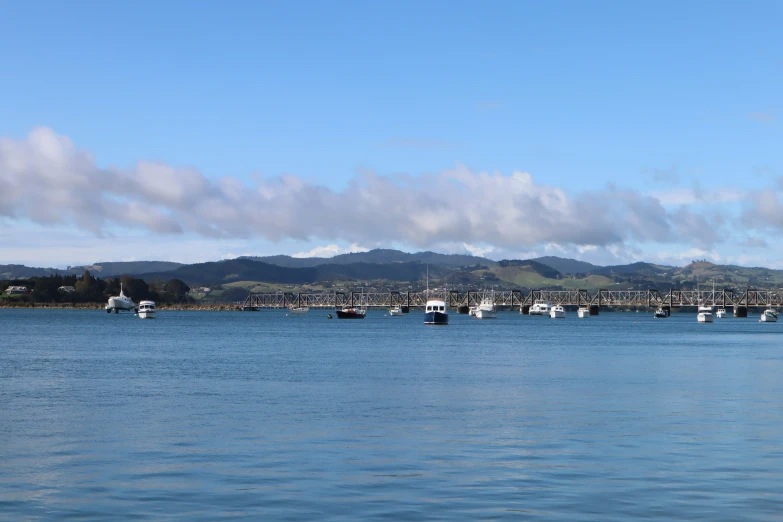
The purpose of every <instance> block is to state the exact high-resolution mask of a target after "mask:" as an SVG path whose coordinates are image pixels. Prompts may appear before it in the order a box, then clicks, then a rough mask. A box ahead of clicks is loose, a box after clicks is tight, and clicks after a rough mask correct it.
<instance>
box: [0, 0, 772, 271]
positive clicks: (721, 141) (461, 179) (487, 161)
mask: <svg viewBox="0 0 783 522" xmlns="http://www.w3.org/2000/svg"><path fill="white" fill-rule="evenodd" d="M782 26H783V1H751V2H720V1H709V2H708V1H701V2H700V1H693V2H667V1H664V2H624V1H616V2H609V1H596V2H581V1H575V0H574V1H553V2H532V1H521V0H519V1H517V0H515V1H508V2H506V1H494V2H471V1H460V2H453V1H449V2H439V1H427V2H406V1H395V2H348V1H344V2H316V1H310V2H292V1H285V2H283V1H280V2H274V1H267V2H240V1H232V2H228V3H223V4H222V5H221V4H220V3H218V2H210V1H195V2H194V1H188V2H179V1H167V2H148V1H138V2H130V3H125V4H122V3H118V2H95V1H90V2H88V1H74V2H54V1H44V2H19V1H17V2H11V1H8V2H0V263H2V264H7V263H22V264H27V265H31V266H55V267H64V266H66V265H76V264H85V263H94V262H99V261H129V260H170V261H179V262H184V263H192V262H202V261H212V260H218V259H226V258H232V257H236V256H240V255H274V254H289V255H297V256H305V255H318V256H325V257H328V256H331V255H335V254H339V253H344V252H351V251H363V250H368V249H372V248H379V247H382V248H397V249H400V250H404V251H408V252H415V251H421V250H433V251H436V252H443V253H473V254H476V255H484V256H486V257H489V258H492V259H504V258H506V259H510V258H530V257H538V256H543V255H557V256H561V257H571V258H575V259H580V260H584V261H588V262H592V263H596V264H621V263H629V262H635V261H648V262H655V263H662V264H670V265H677V266H682V265H685V264H687V263H689V262H691V261H692V260H694V259H708V260H710V261H713V262H716V263H721V264H739V265H745V266H767V267H773V268H783V242H781V237H782V236H783V147H781V145H782V144H783V127H782V125H783V38H781V37H780V29H781V27H782Z"/></svg>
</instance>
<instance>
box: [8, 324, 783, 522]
mask: <svg viewBox="0 0 783 522" xmlns="http://www.w3.org/2000/svg"><path fill="white" fill-rule="evenodd" d="M451 321H452V324H451V325H449V326H447V327H425V326H424V325H423V324H422V314H421V313H412V314H410V315H409V316H404V317H386V316H384V313H383V312H381V311H377V312H373V311H371V312H369V313H368V316H367V318H366V319H365V320H363V321H338V320H336V319H333V320H328V319H327V317H326V312H325V311H315V310H311V312H310V313H309V314H307V315H305V316H291V317H287V316H286V314H285V312H282V311H265V312H258V313H217V312H166V311H164V312H159V317H158V318H157V319H156V320H154V321H142V320H139V319H137V318H135V317H133V316H132V315H118V316H116V315H113V314H112V315H107V314H105V313H103V312H100V311H70V310H63V311H58V310H0V332H2V338H1V339H0V518H4V519H9V520H39V519H58V520H59V519H63V518H72V519H99V520H105V519H113V520H115V519H116V520H120V519H163V520H168V519H177V520H212V519H218V518H228V517H232V518H246V519H253V520H258V519H263V520H329V519H331V520H344V519H355V520H375V519H387V520H476V519H507V520H568V521H572V520H601V521H609V520H623V521H625V520H629V519H631V518H652V519H659V520H672V519H678V520H683V519H697V518H698V519H704V520H710V521H717V520H727V521H741V520H783V407H781V405H783V377H782V376H783V343H782V342H781V340H783V336H782V335H781V334H783V324H764V323H758V322H757V321H758V319H757V317H756V316H754V317H752V318H748V319H734V318H727V319H716V322H715V323H714V324H707V325H704V324H698V323H697V322H696V318H695V314H689V315H687V316H684V315H683V316H674V317H671V318H669V319H663V320H654V319H653V318H652V312H650V313H648V314H631V313H604V314H602V315H601V316H599V317H593V318H590V319H582V320H580V319H577V318H576V315H575V314H574V313H570V314H569V317H568V318H567V319H565V320H551V319H549V318H546V317H527V316H520V315H519V314H516V313H510V312H509V313H503V314H501V316H500V318H499V319H497V320H495V321H478V320H475V319H471V318H469V317H467V316H464V315H455V314H452V316H451Z"/></svg>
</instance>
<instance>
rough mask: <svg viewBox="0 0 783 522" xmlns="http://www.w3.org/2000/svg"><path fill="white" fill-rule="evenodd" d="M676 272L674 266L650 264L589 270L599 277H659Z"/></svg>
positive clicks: (639, 263)
mask: <svg viewBox="0 0 783 522" xmlns="http://www.w3.org/2000/svg"><path fill="white" fill-rule="evenodd" d="M676 270H677V267H674V266H665V265H654V264H652V263H644V262H641V261H640V262H638V263H631V264H630V265H614V266H604V267H595V269H593V270H591V272H592V273H594V274H600V275H605V276H609V275H643V276H661V275H663V274H673V273H674V272H675V271H676Z"/></svg>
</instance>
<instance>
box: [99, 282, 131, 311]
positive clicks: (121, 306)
mask: <svg viewBox="0 0 783 522" xmlns="http://www.w3.org/2000/svg"><path fill="white" fill-rule="evenodd" d="M120 310H128V311H131V310H133V311H136V305H135V304H134V302H133V299H131V298H130V297H128V296H127V295H125V292H123V290H122V283H120V295H117V296H114V297H110V298H109V302H108V303H106V313H107V314H108V313H111V312H112V311H114V313H115V314H116V313H119V311H120Z"/></svg>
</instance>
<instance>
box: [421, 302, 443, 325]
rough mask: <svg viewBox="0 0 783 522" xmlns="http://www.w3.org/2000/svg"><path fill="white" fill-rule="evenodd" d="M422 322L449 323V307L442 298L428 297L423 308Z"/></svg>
mask: <svg viewBox="0 0 783 522" xmlns="http://www.w3.org/2000/svg"><path fill="white" fill-rule="evenodd" d="M424 324H443V325H445V324H449V309H448V308H446V301H444V300H442V299H428V300H427V305H426V307H425V309H424Z"/></svg>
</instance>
